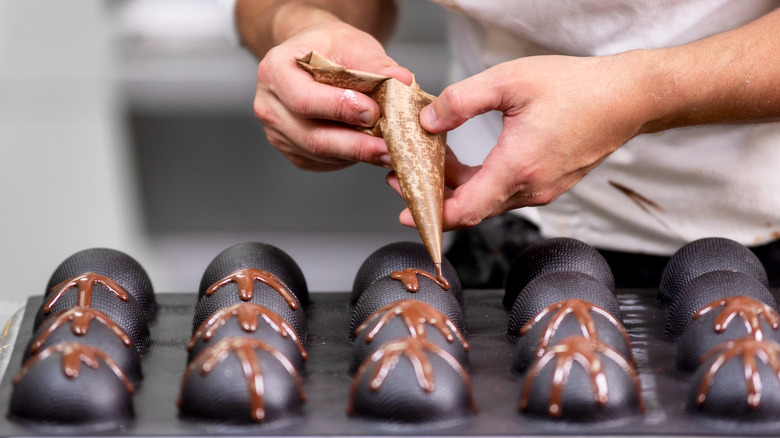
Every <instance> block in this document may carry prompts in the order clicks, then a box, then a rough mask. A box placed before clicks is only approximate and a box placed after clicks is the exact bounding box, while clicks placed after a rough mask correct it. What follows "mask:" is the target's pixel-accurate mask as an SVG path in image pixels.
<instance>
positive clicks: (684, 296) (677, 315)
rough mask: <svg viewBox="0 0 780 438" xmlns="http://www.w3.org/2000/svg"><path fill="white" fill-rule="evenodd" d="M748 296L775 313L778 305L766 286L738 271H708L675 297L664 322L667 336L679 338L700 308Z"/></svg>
mask: <svg viewBox="0 0 780 438" xmlns="http://www.w3.org/2000/svg"><path fill="white" fill-rule="evenodd" d="M739 296H743V297H748V298H752V299H754V300H757V301H759V302H762V303H764V304H766V305H768V306H769V307H771V308H772V309H775V310H777V303H776V302H775V299H774V297H773V296H772V294H771V293H770V292H769V289H767V287H766V286H764V285H763V284H762V283H761V282H760V281H758V280H756V279H755V277H753V276H752V275H750V274H745V273H743V272H739V271H711V272H707V273H705V274H702V275H699V276H698V277H696V278H694V279H693V280H691V281H690V282H688V283H687V284H686V286H685V288H683V289H681V290H680V292H679V293H678V294H677V295H676V296H675V298H674V301H673V302H672V305H671V306H670V307H669V313H668V317H667V322H666V334H667V336H668V337H669V338H670V339H674V340H676V339H678V338H679V336H680V335H681V334H682V332H683V330H685V328H686V327H687V326H688V324H689V323H690V322H691V321H692V320H693V316H694V314H695V313H696V312H697V311H698V310H699V309H701V308H703V307H705V306H708V305H711V304H712V303H713V302H716V301H717V300H723V299H724V298H729V297H739Z"/></svg>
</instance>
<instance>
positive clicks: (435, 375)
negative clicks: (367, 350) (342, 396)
mask: <svg viewBox="0 0 780 438" xmlns="http://www.w3.org/2000/svg"><path fill="white" fill-rule="evenodd" d="M473 412H476V405H475V404H474V400H473V395H472V388H471V378H470V377H469V375H468V373H467V372H466V370H465V369H464V368H463V366H462V365H461V364H460V362H458V360H457V359H455V358H454V357H452V356H451V355H450V354H449V353H447V352H445V351H444V350H442V349H441V348H440V347H439V346H438V345H436V344H434V343H433V342H431V341H429V340H426V339H423V338H413V337H407V338H403V339H400V340H397V341H392V342H389V343H386V344H384V345H382V347H380V348H379V349H378V350H377V351H376V352H375V353H374V354H373V355H371V356H369V357H368V358H367V359H366V360H365V361H364V362H363V363H362V364H361V366H360V368H358V370H357V372H356V374H355V378H354V380H353V383H352V389H351V392H350V401H349V407H348V410H347V413H348V414H350V415H356V416H360V417H366V418H370V419H374V420H379V421H385V422H396V423H421V422H426V423H434V422H439V421H445V420H453V419H461V418H464V417H466V416H468V415H470V414H471V413H473Z"/></svg>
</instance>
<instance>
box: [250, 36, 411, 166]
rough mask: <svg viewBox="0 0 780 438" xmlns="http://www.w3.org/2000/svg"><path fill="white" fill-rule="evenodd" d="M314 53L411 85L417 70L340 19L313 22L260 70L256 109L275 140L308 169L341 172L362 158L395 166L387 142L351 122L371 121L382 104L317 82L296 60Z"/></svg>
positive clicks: (290, 157) (292, 159)
mask: <svg viewBox="0 0 780 438" xmlns="http://www.w3.org/2000/svg"><path fill="white" fill-rule="evenodd" d="M311 51H317V52H319V53H320V54H322V55H323V56H325V57H326V58H328V59H330V60H332V61H333V62H336V63H338V64H340V65H343V66H345V67H347V68H350V69H353V70H362V71H368V72H372V73H377V74H382V75H386V76H392V77H395V78H396V79H398V80H400V81H402V82H404V83H406V84H411V82H412V74H411V73H410V72H409V71H408V70H407V69H405V68H403V67H401V66H399V65H398V64H397V63H396V62H395V61H393V59H391V58H390V57H388V56H387V54H386V53H385V50H384V48H383V47H382V45H381V44H380V43H379V42H378V41H377V40H376V39H375V38H374V37H372V36H371V35H370V34H368V33H366V32H363V31H361V30H358V29H356V28H354V27H352V26H350V25H348V24H345V23H343V22H339V21H331V22H325V23H322V24H317V25H314V26H311V27H308V28H306V29H305V30H303V31H301V32H299V33H298V34H296V35H295V36H293V37H292V38H290V39H288V40H286V41H285V42H284V43H282V44H280V45H278V46H276V47H274V48H273V49H271V50H270V51H269V52H268V53H267V54H266V56H265V57H264V58H263V59H262V61H261V62H260V65H259V67H258V70H257V92H256V94H255V101H254V111H255V116H256V117H257V118H258V119H259V120H260V121H261V122H262V124H263V128H264V130H265V133H266V136H267V137H268V140H269V141H270V143H271V145H273V146H274V147H275V148H277V149H278V150H279V151H281V152H282V154H284V155H285V157H287V159H288V160H290V162H292V163H293V164H294V165H295V166H297V167H299V168H301V169H305V170H314V171H329V170H337V169H342V168H344V167H347V166H350V165H352V164H354V163H356V162H366V163H369V164H373V165H377V166H383V167H390V158H389V156H388V154H387V147H386V146H385V142H384V140H383V139H381V138H378V137H373V136H371V135H368V134H364V133H362V132H359V131H357V130H356V129H354V128H351V127H349V126H347V125H353V126H362V127H371V126H373V125H374V124H375V123H376V121H377V119H378V118H379V107H378V105H377V104H376V102H374V101H373V100H371V98H369V97H368V96H366V95H364V94H362V93H358V92H353V91H351V90H344V89H341V88H337V87H333V86H330V85H324V84H320V83H317V82H315V81H314V79H312V77H311V76H310V75H309V73H307V72H305V71H303V70H301V69H300V68H298V66H297V65H296V62H295V58H300V57H302V56H304V55H306V54H307V53H309V52H311Z"/></svg>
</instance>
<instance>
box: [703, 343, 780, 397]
mask: <svg viewBox="0 0 780 438" xmlns="http://www.w3.org/2000/svg"><path fill="white" fill-rule="evenodd" d="M712 356H715V361H714V362H712V364H711V365H710V367H709V368H708V369H707V373H706V374H705V375H704V377H703V378H702V380H701V384H700V385H699V391H698V393H697V394H696V404H697V405H698V406H699V407H701V406H703V405H704V402H705V401H706V400H707V393H708V392H709V389H710V386H711V385H712V382H713V380H714V379H715V375H716V374H717V373H718V371H719V370H720V368H721V367H722V366H723V365H725V364H726V362H728V361H729V360H731V359H733V358H735V357H737V356H741V357H742V365H743V369H744V373H743V376H744V377H745V386H746V387H747V400H746V401H747V404H748V406H749V407H750V408H751V409H757V408H758V407H759V406H760V404H761V376H760V375H759V372H758V371H759V370H758V363H757V362H756V358H759V359H761V361H762V362H764V363H766V364H767V365H769V366H771V367H772V369H773V370H774V372H775V374H780V345H778V344H776V343H774V342H767V341H761V340H757V339H755V338H754V337H753V336H746V337H744V338H739V339H735V340H733V341H728V342H724V343H722V344H720V345H718V346H717V347H715V348H713V349H712V350H711V351H709V352H708V353H707V354H705V355H704V356H703V357H702V362H704V361H706V360H707V359H709V358H710V357H712Z"/></svg>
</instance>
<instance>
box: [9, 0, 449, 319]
mask: <svg viewBox="0 0 780 438" xmlns="http://www.w3.org/2000/svg"><path fill="white" fill-rule="evenodd" d="M399 6H400V8H401V9H400V12H401V19H400V23H399V27H398V29H397V31H396V36H395V37H394V39H393V40H392V42H391V44H390V46H389V53H390V55H391V56H393V57H394V58H396V59H397V60H398V61H399V62H400V63H401V64H402V65H405V66H407V67H409V68H410V69H411V70H412V71H413V72H414V73H415V74H416V75H417V80H418V82H420V84H421V85H422V87H423V88H424V89H425V90H426V91H428V92H431V93H433V94H437V93H439V92H440V91H441V90H442V89H443V88H444V86H445V85H446V81H447V65H448V47H447V45H446V43H445V39H444V33H445V32H444V27H445V19H444V12H443V10H442V8H440V7H438V6H435V5H433V4H431V3H429V2H423V1H419V0H403V1H399ZM228 17H229V15H228V13H226V12H225V11H223V10H221V6H220V4H219V3H218V2H217V1H216V0H124V1H118V0H114V1H109V0H102V1H101V0H82V1H78V2H76V1H62V0H11V1H3V2H0V148H2V157H0V245H1V246H2V251H1V252H0V278H1V279H2V280H1V281H2V287H0V299H2V300H5V301H6V302H11V303H14V302H15V301H18V302H19V303H20V304H19V305H21V304H23V303H24V300H25V298H26V297H27V296H29V295H41V294H43V293H44V288H45V286H46V283H47V281H48V278H49V276H50V275H51V273H52V272H53V271H54V269H55V268H56V267H57V265H59V263H60V262H61V261H62V260H63V259H65V258H66V257H68V256H69V255H71V254H73V253H74V252H76V251H79V250H82V249H86V248H90V247H110V248H114V249H118V250H121V251H124V252H126V253H128V254H130V255H131V256H133V257H134V258H135V259H136V260H138V261H139V262H140V263H141V264H142V265H143V266H144V267H145V268H146V270H147V272H148V273H149V275H150V277H151V279H152V283H153V284H154V286H155V290H156V291H158V292H195V291H196V290H197V287H198V284H199V282H200V276H201V274H202V272H203V269H204V268H205V267H206V265H207V264H208V263H209V261H210V260H211V259H212V258H213V257H214V256H216V255H217V254H218V253H219V252H220V251H222V250H223V249H225V248H227V247H228V246H230V245H233V244H235V243H239V242H244V241H263V242H268V243H271V244H274V245H276V246H278V247H280V248H281V249H283V250H284V251H286V252H287V253H289V254H290V255H291V256H292V257H293V258H294V259H295V260H296V261H297V262H298V264H299V265H300V266H301V269H302V270H303V272H304V274H305V276H306V279H307V282H308V284H309V289H310V290H312V291H315V292H317V291H347V290H349V289H350V288H351V286H352V280H353V277H354V275H355V273H356V272H357V269H358V267H359V266H360V264H361V263H362V261H363V260H364V259H365V258H366V257H367V256H368V255H369V254H370V253H371V252H373V251H374V250H375V249H377V248H379V247H380V246H382V245H384V244H386V243H390V242H394V241H398V240H415V241H419V236H418V235H417V233H416V231H415V230H411V229H407V228H405V227H403V226H401V225H400V224H399V223H398V221H397V216H398V213H399V212H400V211H401V209H402V208H403V203H402V201H401V200H400V198H399V197H398V196H397V195H396V194H395V192H393V191H392V190H391V189H390V188H388V187H387V186H386V185H385V183H384V176H385V173H386V171H385V170H383V169H379V168H373V167H371V166H368V165H356V166H353V167H351V168H349V169H347V170H344V171H339V172H335V173H324V174H323V173H308V172H304V171H301V170H298V169H297V168H295V167H294V166H292V165H291V164H289V163H288V162H287V160H286V159H284V158H283V157H282V155H281V154H280V153H278V152H277V151H276V150H275V149H273V148H272V147H270V146H269V145H268V143H267V141H266V139H265V135H264V134H263V131H262V128H261V126H260V124H259V122H257V121H256V120H255V118H254V116H253V112H252V100H253V98H254V90H255V85H256V84H255V81H256V76H255V73H256V67H257V60H256V59H254V58H253V57H252V56H251V55H249V54H248V53H247V52H245V51H244V50H243V49H242V48H241V47H239V46H237V45H236V43H235V41H234V36H233V34H232V28H231V24H230V23H229V20H228Z"/></svg>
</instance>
